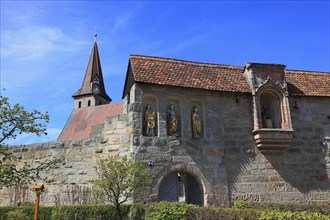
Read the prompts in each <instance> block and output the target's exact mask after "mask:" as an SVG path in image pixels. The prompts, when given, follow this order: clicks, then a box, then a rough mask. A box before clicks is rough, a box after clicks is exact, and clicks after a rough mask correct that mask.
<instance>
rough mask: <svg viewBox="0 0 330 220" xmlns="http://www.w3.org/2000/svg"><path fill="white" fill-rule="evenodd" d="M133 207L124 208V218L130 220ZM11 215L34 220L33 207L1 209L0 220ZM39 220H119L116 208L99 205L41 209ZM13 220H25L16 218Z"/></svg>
mask: <svg viewBox="0 0 330 220" xmlns="http://www.w3.org/2000/svg"><path fill="white" fill-rule="evenodd" d="M130 207H131V205H123V206H122V214H123V216H124V218H126V219H129V217H128V215H129V212H130ZM140 209H141V208H136V212H135V213H134V218H133V219H141V218H142V217H140V216H139V214H141V215H142V214H143V211H141V210H140ZM9 213H10V214H11V216H13V215H14V214H15V213H17V215H18V214H22V216H27V217H28V219H29V220H30V219H33V216H34V207H33V206H20V207H15V206H12V207H10V206H8V207H0V220H8V219H9V216H8V215H9ZM38 216H39V218H38V219H39V220H75V219H77V220H84V219H86V220H109V219H117V214H116V210H115V207H114V206H112V205H98V206H52V207H40V208H39V214H38ZM132 217H133V216H132ZM11 219H17V220H20V219H24V218H23V217H22V218H19V217H16V218H11Z"/></svg>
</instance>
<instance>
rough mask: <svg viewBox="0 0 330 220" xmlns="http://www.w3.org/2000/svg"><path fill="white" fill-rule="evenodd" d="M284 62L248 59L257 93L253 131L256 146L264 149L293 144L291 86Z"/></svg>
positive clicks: (249, 75) (247, 72) (249, 78)
mask: <svg viewBox="0 0 330 220" xmlns="http://www.w3.org/2000/svg"><path fill="white" fill-rule="evenodd" d="M284 69H285V66H284V65H281V64H260V63H247V64H246V65H245V69H244V75H245V77H246V79H247V81H248V83H249V85H250V87H251V90H252V96H253V120H254V130H253V132H252V134H253V136H254V140H255V143H256V146H257V147H258V148H259V149H260V150H262V151H264V150H271V151H274V150H275V151H280V150H286V149H288V148H289V147H290V143H291V141H292V133H293V130H292V123H291V116H290V107H289V101H288V90H287V84H286V80H285V74H284Z"/></svg>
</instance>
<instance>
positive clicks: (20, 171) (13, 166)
mask: <svg viewBox="0 0 330 220" xmlns="http://www.w3.org/2000/svg"><path fill="white" fill-rule="evenodd" d="M48 121H49V115H48V113H47V112H46V113H45V114H42V113H41V112H39V111H37V110H33V111H32V112H28V111H26V110H25V109H24V107H23V106H21V105H20V104H15V105H13V106H11V105H10V103H9V101H8V98H6V97H3V96H0V132H1V134H0V187H3V186H12V185H17V186H21V187H23V186H25V185H26V184H27V183H30V182H31V181H32V180H33V179H34V178H37V177H38V175H39V172H40V171H43V170H47V169H50V168H52V167H54V166H55V165H56V164H57V163H58V162H59V160H53V161H50V162H47V163H40V164H39V165H38V166H37V167H31V166H29V165H27V164H24V165H23V166H20V167H19V166H17V160H18V159H17V157H15V155H14V154H13V153H12V149H11V148H10V147H8V145H7V144H6V141H7V140H9V139H15V138H16V137H17V135H20V134H23V133H34V134H36V135H38V136H40V135H42V134H45V135H47V132H46V125H45V124H44V123H45V122H46V123H47V122H48Z"/></svg>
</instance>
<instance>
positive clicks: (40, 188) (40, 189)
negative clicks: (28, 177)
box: [32, 183, 45, 220]
mask: <svg viewBox="0 0 330 220" xmlns="http://www.w3.org/2000/svg"><path fill="white" fill-rule="evenodd" d="M32 189H33V190H34V191H35V192H36V208H35V210H34V220H38V213H39V202H40V195H41V193H42V192H43V191H44V190H45V186H44V184H43V183H37V184H33V185H32Z"/></svg>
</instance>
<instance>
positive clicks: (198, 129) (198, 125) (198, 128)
mask: <svg viewBox="0 0 330 220" xmlns="http://www.w3.org/2000/svg"><path fill="white" fill-rule="evenodd" d="M191 122H192V135H193V137H194V138H199V137H201V135H202V120H201V118H200V116H199V111H198V108H197V107H196V106H194V108H193V112H192V114H191Z"/></svg>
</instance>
